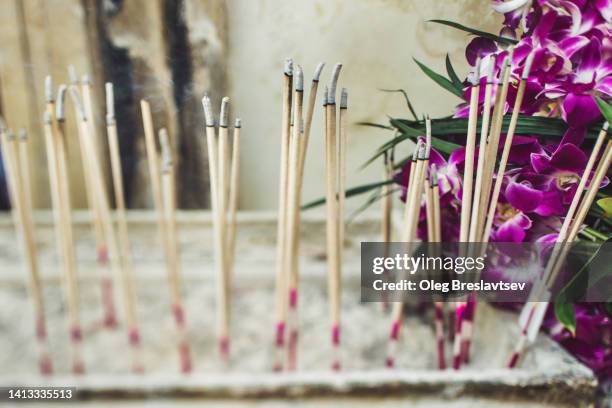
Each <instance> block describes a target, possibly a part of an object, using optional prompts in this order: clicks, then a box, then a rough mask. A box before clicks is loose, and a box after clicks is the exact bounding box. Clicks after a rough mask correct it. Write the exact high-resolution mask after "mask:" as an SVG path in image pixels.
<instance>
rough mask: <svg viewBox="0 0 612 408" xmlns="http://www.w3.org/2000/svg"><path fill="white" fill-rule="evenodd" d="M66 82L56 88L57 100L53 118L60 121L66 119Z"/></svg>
mask: <svg viewBox="0 0 612 408" xmlns="http://www.w3.org/2000/svg"><path fill="white" fill-rule="evenodd" d="M66 89H67V88H66V84H61V85H60V86H59V88H57V102H56V105H55V118H56V119H57V120H58V122H62V121H64V120H65V119H66V113H65V109H66V103H65V102H66Z"/></svg>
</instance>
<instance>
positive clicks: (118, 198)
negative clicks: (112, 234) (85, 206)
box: [106, 82, 144, 373]
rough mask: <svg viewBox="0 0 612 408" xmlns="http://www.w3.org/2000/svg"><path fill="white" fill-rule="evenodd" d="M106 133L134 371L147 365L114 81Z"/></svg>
mask: <svg viewBox="0 0 612 408" xmlns="http://www.w3.org/2000/svg"><path fill="white" fill-rule="evenodd" d="M106 132H107V137H108V148H109V152H110V161H111V173H112V177H113V187H114V193H115V205H116V213H117V227H118V235H119V251H120V254H121V271H122V275H121V277H122V287H123V291H124V306H125V318H126V323H127V330H128V340H129V344H130V347H131V349H132V371H134V372H137V373H141V372H143V371H144V367H143V365H142V358H141V355H140V329H139V325H138V316H137V313H136V298H135V290H134V282H133V275H134V268H133V265H132V254H131V249H130V240H129V234H128V222H127V215H126V205H125V196H124V193H123V174H122V169H121V156H120V153H119V140H118V136H117V123H116V121H115V101H114V92H113V84H112V83H110V82H108V83H106Z"/></svg>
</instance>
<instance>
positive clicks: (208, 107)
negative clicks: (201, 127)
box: [202, 95, 215, 127]
mask: <svg viewBox="0 0 612 408" xmlns="http://www.w3.org/2000/svg"><path fill="white" fill-rule="evenodd" d="M202 106H203V107H204V120H205V121H206V126H207V127H213V126H215V117H214V116H213V109H212V102H211V101H210V97H209V96H208V95H204V97H203V98H202Z"/></svg>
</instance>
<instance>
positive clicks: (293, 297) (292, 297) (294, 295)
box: [289, 288, 298, 309]
mask: <svg viewBox="0 0 612 408" xmlns="http://www.w3.org/2000/svg"><path fill="white" fill-rule="evenodd" d="M297 300H298V292H297V289H296V288H291V289H290V290H289V307H291V308H292V309H295V308H296V307H297Z"/></svg>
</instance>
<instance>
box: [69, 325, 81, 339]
mask: <svg viewBox="0 0 612 408" xmlns="http://www.w3.org/2000/svg"><path fill="white" fill-rule="evenodd" d="M82 340H83V332H82V331H81V327H80V326H73V327H71V328H70V341H72V342H73V343H80V342H81V341H82Z"/></svg>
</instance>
